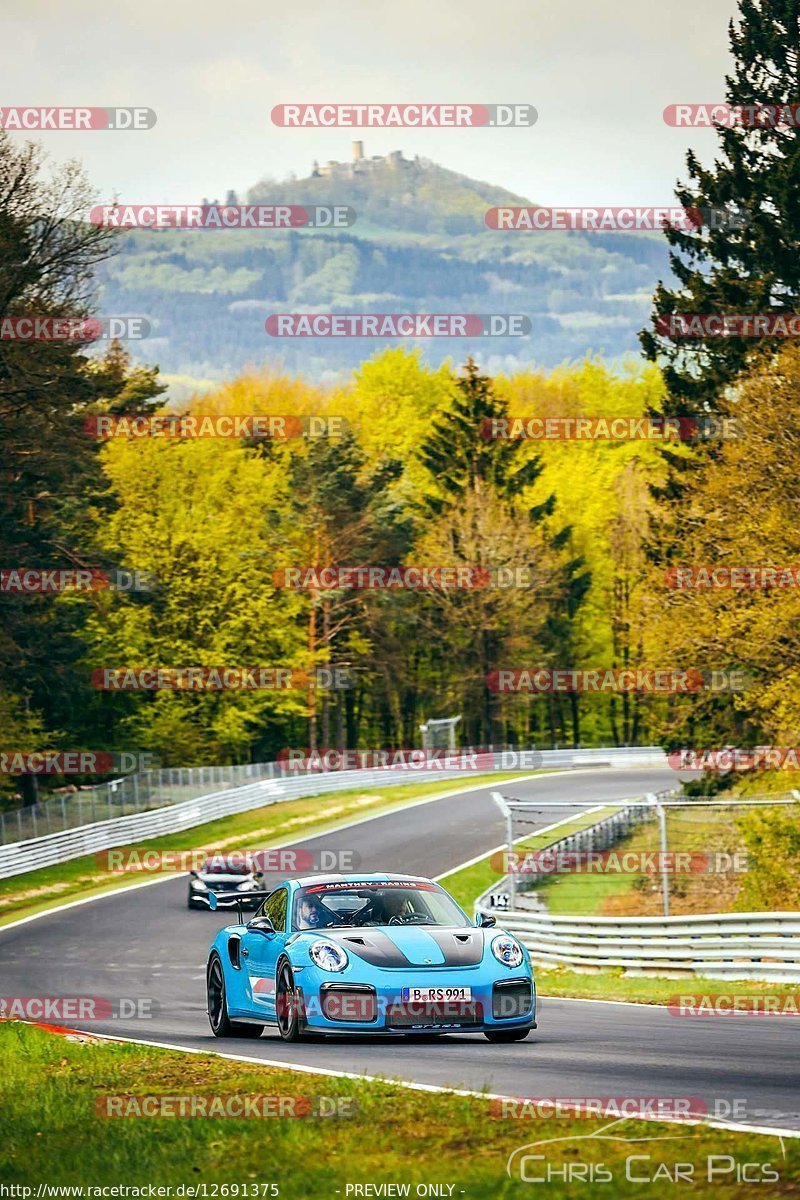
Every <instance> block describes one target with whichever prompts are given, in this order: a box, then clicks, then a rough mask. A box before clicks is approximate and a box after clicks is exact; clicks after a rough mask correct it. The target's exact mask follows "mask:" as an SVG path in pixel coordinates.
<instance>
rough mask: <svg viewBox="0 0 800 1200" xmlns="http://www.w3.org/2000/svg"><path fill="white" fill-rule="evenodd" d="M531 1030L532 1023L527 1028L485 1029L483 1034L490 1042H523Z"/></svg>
mask: <svg viewBox="0 0 800 1200" xmlns="http://www.w3.org/2000/svg"><path fill="white" fill-rule="evenodd" d="M530 1031H531V1026H530V1025H528V1026H526V1028H525V1029H485V1030H484V1031H483V1036H484V1037H485V1038H486V1040H487V1041H488V1042H521V1041H522V1040H523V1039H524V1038H526V1037H527V1036H528V1034H529V1033H530Z"/></svg>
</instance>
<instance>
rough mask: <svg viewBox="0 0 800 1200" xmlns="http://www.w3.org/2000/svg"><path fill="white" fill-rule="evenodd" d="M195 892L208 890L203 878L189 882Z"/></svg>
mask: <svg viewBox="0 0 800 1200" xmlns="http://www.w3.org/2000/svg"><path fill="white" fill-rule="evenodd" d="M189 887H190V888H191V889H192V891H193V892H207V891H208V888H207V887H206V885H205V884H204V883H203V881H202V879H193V880H192V881H191V883H190V884H189Z"/></svg>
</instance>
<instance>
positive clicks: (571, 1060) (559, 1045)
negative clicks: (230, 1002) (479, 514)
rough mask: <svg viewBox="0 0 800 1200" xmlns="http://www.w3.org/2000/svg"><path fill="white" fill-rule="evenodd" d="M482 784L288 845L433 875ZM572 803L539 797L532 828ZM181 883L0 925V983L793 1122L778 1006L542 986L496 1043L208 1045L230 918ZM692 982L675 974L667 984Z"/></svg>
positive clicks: (424, 1079) (546, 790)
mask: <svg viewBox="0 0 800 1200" xmlns="http://www.w3.org/2000/svg"><path fill="white" fill-rule="evenodd" d="M674 782H675V776H674V773H673V772H672V771H669V770H667V769H661V770H659V769H651V770H611V769H609V768H595V769H592V770H591V771H585V772H580V773H577V772H565V773H562V774H559V775H553V776H543V777H540V778H536V779H530V780H527V781H525V782H520V783H516V784H509V783H504V784H502V785H500V786H501V790H503V791H505V792H506V793H507V794H509V795H514V796H516V797H518V798H520V799H526V800H535V799H542V800H547V801H551V802H552V801H556V800H560V801H569V800H579V801H582V802H584V803H592V802H599V801H603V800H612V799H622V798H626V797H634V796H639V795H642V794H643V793H645V792H647V791H654V790H659V789H663V788H666V787H669V786H672V785H673V784H674ZM454 786H456V785H454ZM491 790H492V789H491V787H488V788H486V789H483V790H481V791H477V792H468V793H465V794H463V795H460V796H454V797H450V798H448V799H443V800H438V801H432V802H430V803H427V804H425V805H419V806H417V807H414V808H411V809H408V810H407V811H405V812H403V811H397V812H395V813H391V814H387V815H383V816H379V817H375V818H373V819H370V820H366V821H364V820H362V821H361V822H360V823H358V824H356V825H353V826H350V827H347V828H343V829H340V830H338V831H336V832H333V833H329V834H327V835H325V836H322V837H316V838H309V839H307V840H305V841H303V842H300V843H298V845H302V846H304V847H306V848H309V849H314V848H327V847H335V848H337V849H343V848H348V849H352V850H354V851H355V852H356V853H357V854H358V855H360V858H361V866H362V868H363V869H364V870H395V871H402V872H409V873H418V874H422V875H431V876H436V875H441V874H443V873H444V872H446V871H448V870H450V869H452V868H454V867H456V866H458V865H459V864H461V863H463V862H465V861H467V860H469V859H471V858H474V857H475V856H477V855H479V854H481V853H482V852H485V851H487V850H490V849H492V848H494V847H495V846H498V845H500V844H501V842H502V841H503V824H502V820H501V818H500V815H499V813H498V810H497V808H496V806H495V805H494V804H493V802H492V801H491V799H490V796H489V792H490V791H491ZM574 811H575V810H574V809H572V808H567V807H564V808H563V809H562V808H542V809H541V810H540V811H539V814H538V815H539V820H538V825H539V826H544V825H549V824H551V823H552V822H554V821H557V820H559V819H561V818H563V817H566V816H569V815H570V813H571V812H574ZM532 828H533V827H532ZM186 891H187V883H186V877H185V876H181V877H179V878H170V879H168V880H167V881H165V882H159V883H158V884H155V885H152V886H146V887H141V888H137V889H135V890H132V891H127V892H125V893H122V894H116V895H112V896H108V897H105V898H102V899H99V900H97V901H94V902H92V903H88V904H84V905H80V906H76V907H74V908H71V909H66V910H65V911H62V912H56V913H53V914H51V915H47V916H44V917H42V918H41V919H37V920H33V921H30V922H28V923H26V924H22V925H19V926H17V927H16V928H10V929H8V930H3V929H0V980H2V983H1V984H0V992H2V994H3V995H4V996H45V995H46V996H53V995H57V996H87V995H89V996H103V997H126V998H136V997H150V998H153V999H154V1000H155V1001H156V1008H157V1011H156V1012H155V1015H154V1016H153V1017H152V1018H151V1019H149V1020H142V1019H138V1020H133V1019H131V1020H128V1021H125V1020H117V1021H108V1022H106V1023H101V1022H97V1023H94V1022H92V1023H91V1024H90V1025H86V1026H84V1027H85V1028H90V1027H91V1028H93V1029H96V1030H97V1032H102V1033H111V1034H114V1033H116V1034H119V1035H120V1036H124V1037H132V1038H141V1039H143V1040H146V1041H154V1042H165V1043H170V1044H174V1045H183V1046H187V1047H194V1048H198V1049H207V1050H212V1051H226V1052H230V1053H234V1054H235V1053H239V1054H243V1055H247V1056H257V1057H263V1058H265V1059H271V1060H274V1061H278V1060H279V1061H281V1062H286V1063H287V1064H293V1063H296V1064H303V1065H306V1066H312V1067H322V1068H325V1069H329V1070H340V1071H348V1072H363V1073H364V1074H368V1075H383V1076H388V1077H390V1078H402V1079H407V1080H414V1081H416V1082H418V1083H423V1084H435V1085H441V1086H445V1085H447V1086H453V1087H463V1088H469V1089H474V1090H482V1089H486V1090H488V1091H490V1092H492V1093H502V1094H504V1095H511V1096H531V1097H536V1096H538V1097H552V1096H560V1097H572V1098H578V1097H624V1096H636V1097H653V1096H661V1097H696V1098H700V1099H702V1100H704V1101H705V1103H706V1104H707V1106H708V1108H709V1111H711V1112H717V1113H719V1112H720V1107H719V1105H720V1102H722V1104H723V1106H724V1105H732V1104H733V1103H734V1102H737V1103H738V1105H739V1110H738V1112H739V1116H738V1120H740V1121H744V1122H746V1123H747V1124H750V1125H756V1126H767V1125H769V1126H773V1127H776V1128H780V1127H782V1128H787V1129H798V1130H800V1083H799V1081H800V1020H792V1019H791V1018H788V1017H783V1018H780V1017H751V1018H746V1017H745V1018H731V1017H728V1018H726V1017H702V1018H678V1017H673V1016H671V1015H670V1014H669V1012H668V1011H667V1010H666V1009H665V1008H656V1007H648V1006H641V1005H638V1006H637V1005H618V1004H609V1003H601V1002H594V1001H572V1000H555V999H554V1000H550V999H548V998H547V997H544V998H543V999H542V1000H541V1003H540V1011H539V1028H538V1030H536V1031H535V1032H534V1033H532V1034H531V1035H530V1036H529V1038H528V1039H527V1040H526V1041H525V1042H521V1043H518V1044H514V1045H508V1046H503V1045H491V1044H490V1043H489V1042H487V1041H486V1040H485V1039H484V1038H483V1037H482V1036H480V1035H465V1036H453V1035H450V1036H446V1037H440V1038H436V1039H433V1040H431V1041H430V1042H426V1043H424V1044H420V1043H419V1042H415V1041H411V1040H406V1039H404V1038H398V1039H397V1040H394V1039H386V1038H383V1039H381V1038H374V1039H373V1038H355V1037H351V1038H341V1039H339V1038H336V1039H320V1040H317V1041H314V1042H309V1043H306V1044H300V1045H286V1044H284V1043H283V1042H281V1040H280V1038H279V1037H278V1035H277V1031H275V1032H273V1031H272V1029H271V1028H269V1027H268V1028H267V1030H265V1032H264V1035H263V1036H262V1037H261V1039H259V1040H258V1041H252V1040H249V1039H226V1040H224V1041H221V1040H217V1039H215V1038H214V1037H213V1036H212V1035H211V1031H210V1029H209V1026H208V1020H207V1017H206V1013H205V974H204V969H205V961H206V954H207V950H208V947H209V944H210V942H211V940H212V938H213V936H214V932H215V930H216V929H217V928H218V927H219V926H220V925H223V924H227V923H229V922H230V921H231V915H230V914H226V913H210V912H204V911H197V912H190V911H189V910H188V909H187V907H186ZM234 919H235V918H234ZM692 990H693V988H692V985H691V983H687V982H685V981H684V982H678V981H676V984H675V992H676V994H677V993H678V992H680V991H687V992H691V991H692ZM715 990H717V991H726V990H735V984H726V983H723V982H720V983H719V985H717V986H716V988H715ZM743 1104H744V1106H745V1111H744V1114H742V1105H743ZM722 1111H723V1114H724V1112H727V1111H729V1110H728V1109H727V1108H724V1107H723V1109H722Z"/></svg>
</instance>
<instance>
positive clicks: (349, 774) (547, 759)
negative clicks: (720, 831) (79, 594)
mask: <svg viewBox="0 0 800 1200" xmlns="http://www.w3.org/2000/svg"><path fill="white" fill-rule="evenodd" d="M465 752H466V751H465V750H463V749H459V751H457V752H456V753H458V754H462V753H465ZM523 753H524V755H525V758H524V760H522V759H521V758H520V756H521V755H522V754H523ZM512 755H516V756H517V758H516V760H515V761H516V763H517V764H518V765H517V766H516V767H513V768H512V767H511V765H510V764H511V761H512V759H511V757H510V756H512ZM474 758H475V763H474V766H471V767H468V768H465V767H463V766H462V767H455V768H454V769H452V770H447V769H445V768H444V767H442V768H439V767H437V768H435V769H425V770H421V769H418V768H416V767H414V768H411V767H408V766H404V767H389V768H380V769H369V770H354V771H302V772H298V771H296V770H294V769H289V768H287V767H286V766H285V765H283V764H281V763H256V764H249V765H248V766H245V767H200V768H191V769H188V768H187V769H178V768H175V769H174V771H169V770H168V771H159V772H145V774H147V775H155V776H158V777H159V778H158V779H157V780H147V781H142V780H141V779H140V780H139V783H138V785H137V784H135V782H134V783H130V784H128V789H129V791H130V792H132V790H133V789H134V787H138V789H139V800H140V802H141V801H142V796H145V795H146V797H147V799H146V801H145V803H146V807H140V808H136V809H134V810H133V811H129V812H125V811H124V809H125V802H126V801H125V800H124V799H122V800H119V801H112V800H110V799H109V797H108V796H105V797H104V799H103V801H102V802H100V801H97V802H93V805H92V807H91V809H88V810H87V809H86V808H84V809H83V815H84V822H83V824H80V825H77V824H75V825H68V826H67V827H66V828H60V829H59V828H58V827H56V828H55V829H52V828H51V829H50V830H48V829H47V827H46V825H44V827H43V824H44V823H43V819H42V818H41V817H39V818H38V820H37V821H36V825H37V829H38V834H37V835H31V836H25V837H20V838H17V839H15V840H13V841H6V843H5V844H1V845H0V879H4V878H8V877H9V876H12V875H19V874H22V873H23V872H25V871H33V870H36V869H37V868H39V867H46V866H52V865H54V864H56V863H61V862H68V861H69V860H70V859H73V858H80V857H81V856H82V855H86V854H92V853H96V852H97V851H100V850H109V849H112V848H113V847H115V846H124V845H130V844H133V843H135V842H138V841H141V840H143V839H146V838H154V837H162V836H164V835H166V834H171V833H177V832H181V831H183V830H185V829H191V828H193V827H194V826H196V825H202V824H205V823H206V822H208V821H214V820H217V819H218V818H221V817H226V816H231V815H233V814H235V813H240V812H247V811H248V810H250V809H253V808H261V807H263V806H265V805H269V804H277V803H280V802H282V801H286V800H296V799H299V798H302V797H305V796H318V795H321V794H322V793H325V792H341V791H350V790H352V789H354V788H356V789H357V788H362V787H363V788H370V787H378V786H380V787H381V788H384V787H390V786H398V785H402V784H410V783H429V782H436V781H437V780H442V779H452V780H462V781H463V783H464V786H469V782H470V777H471V776H475V775H478V774H481V773H489V772H491V771H503V770H506V769H516V770H518V771H519V772H520V773H521V774H526V773H530V772H531V771H534V770H548V769H565V768H580V767H600V766H609V767H615V766H616V767H628V766H630V767H635V766H639V767H647V766H666V765H667V760H666V756H665V755H664V752H663V750H661V749H660V747H658V746H635V747H613V748H603V747H598V748H593V749H576V750H571V749H565V750H541V751H539V750H524V751H523V750H522V749H521V748H518V747H515V748H509V749H507V750H494V751H491V752H485V753H484V752H481V753H477V754H476V755H475V756H474ZM126 782H127V781H126ZM48 804H54V801H52V800H51V801H49V802H48ZM38 807H42V806H38ZM16 811H17V813H19V811H20V810H16ZM4 815H5V818H6V822H5V829H4V835H5V836H7V835H8V833H10V831H11V829H12V828H13V825H14V822H15V821H16V819H17V818H16V814H15V813H10V814H9V813H6V814H4ZM87 816H88V817H89V820H86V818H87ZM9 818H10V819H9ZM34 819H35V818H34ZM35 820H36V819H35Z"/></svg>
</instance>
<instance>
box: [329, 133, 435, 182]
mask: <svg viewBox="0 0 800 1200" xmlns="http://www.w3.org/2000/svg"><path fill="white" fill-rule="evenodd" d="M352 147H353V148H352V157H351V159H350V162H336V161H335V160H333V159H331V160H330V161H329V162H326V163H325V164H324V165H323V166H320V165H319V163H318V162H317V160H316V159H315V160H314V166H313V169H312V171H311V178H312V179H315V178H316V179H320V178H327V179H352V178H353V177H354V176H356V175H368V174H369V172H370V171H374V170H376V169H379V168H380V167H389V168H390V169H391V170H393V171H400V170H402V169H403V168H404V167H406V168H407V167H413V166H418V165H419V155H415V156H414V158H413V159H410V158H403V151H402V150H392V152H391V153H390V154H373V155H372V157H371V158H366V157H365V155H364V143H363V142H353V144H352Z"/></svg>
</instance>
